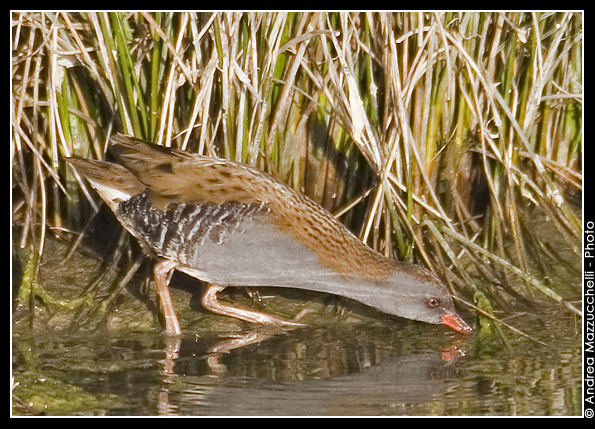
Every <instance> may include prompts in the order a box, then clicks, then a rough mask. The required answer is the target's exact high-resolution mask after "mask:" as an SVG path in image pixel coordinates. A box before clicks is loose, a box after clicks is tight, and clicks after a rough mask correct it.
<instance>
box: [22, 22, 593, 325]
mask: <svg viewBox="0 0 595 429" xmlns="http://www.w3.org/2000/svg"><path fill="white" fill-rule="evenodd" d="M11 25H12V40H11V43H12V49H13V55H12V94H11V119H12V121H11V132H12V139H11V165H12V203H13V211H12V219H13V223H15V224H18V225H19V226H20V228H19V229H18V231H19V232H18V234H19V236H18V237H15V241H16V242H17V243H18V245H19V246H21V247H25V246H27V245H28V243H34V244H35V249H36V250H35V251H36V252H38V254H39V255H42V253H43V243H44V239H45V236H46V234H47V231H48V230H49V231H53V232H55V233H60V232H61V231H62V232H63V231H67V230H80V229H81V228H82V226H83V225H84V224H85V222H86V219H87V218H88V216H89V214H90V213H91V212H93V211H95V210H96V209H97V207H98V205H99V202H98V200H97V197H96V196H95V195H94V194H93V193H92V192H89V190H88V189H87V188H86V187H85V185H84V183H78V182H77V181H76V178H75V177H74V175H73V174H72V172H71V171H69V170H68V169H67V168H66V167H65V165H64V162H63V157H64V156H72V155H75V156H80V157H89V158H98V159H102V158H103V157H104V153H105V149H106V141H107V139H108V137H109V135H110V134H111V133H113V132H114V131H116V130H118V131H123V132H125V133H128V134H131V135H135V136H137V137H141V138H144V139H147V140H150V141H154V142H156V143H159V144H162V145H165V146H176V147H180V148H183V149H186V150H190V151H194V152H197V153H201V154H207V155H218V156H222V157H226V158H230V159H234V160H238V161H242V162H246V163H248V164H251V165H254V166H257V167H259V168H262V169H263V170H265V171H268V172H270V173H271V174H273V175H274V176H276V177H278V178H279V179H281V180H283V181H285V182H287V183H289V184H291V185H292V186H293V187H295V188H296V189H299V190H301V191H303V192H305V193H306V194H308V195H310V196H312V197H313V198H315V199H316V200H318V201H320V202H321V203H322V204H323V205H324V206H325V207H326V208H328V209H329V210H331V211H333V212H335V213H337V214H340V216H341V219H342V220H343V222H345V223H346V224H347V225H348V226H349V227H350V228H351V229H352V230H354V231H356V232H357V233H359V235H360V237H361V238H362V240H364V241H365V242H366V243H368V244H369V245H370V246H372V247H374V248H376V249H378V250H380V251H381V252H383V253H385V254H387V255H391V256H396V257H398V258H399V259H404V260H413V261H416V262H418V263H421V264H424V265H426V266H428V267H430V268H431V269H432V270H434V271H436V272H437V273H438V274H439V275H440V276H441V277H443V278H446V279H447V281H448V282H449V284H450V286H451V287H452V288H453V289H454V290H457V291H458V292H459V294H460V295H469V296H471V293H474V294H477V293H478V291H479V292H481V294H482V295H481V296H482V297H489V298H490V301H492V302H491V303H490V301H488V304H486V305H487V306H488V307H489V308H491V307H492V306H493V307H494V308H497V309H499V310H504V311H506V309H507V308H508V307H507V306H506V303H507V302H511V301H513V298H515V297H518V296H521V297H523V298H524V299H527V300H533V299H537V298H538V297H540V296H543V297H546V298H548V299H553V300H554V301H556V302H561V303H564V305H566V307H567V308H570V309H571V310H572V311H575V312H577V313H580V312H579V311H578V310H576V308H575V307H574V306H572V305H571V304H569V303H568V300H571V299H572V298H574V297H575V296H579V292H580V280H579V274H578V272H576V273H575V275H576V285H575V286H576V287H575V289H574V291H575V292H576V293H575V294H574V296H573V294H572V293H570V294H569V293H568V290H558V289H559V287H558V285H557V284H556V283H555V282H554V281H548V280H547V279H548V278H550V279H551V278H556V276H555V274H554V273H553V270H554V268H553V267H554V266H559V265H560V259H562V258H561V257H558V256H557V255H555V254H554V253H553V252H552V250H551V249H549V248H548V246H547V245H546V243H545V242H544V240H546V239H544V237H540V236H537V235H536V234H533V231H532V228H531V226H530V221H531V219H532V217H533V216H534V215H533V214H531V215H530V214H529V213H534V212H535V210H536V211H537V212H538V213H539V214H540V215H543V216H544V219H545V218H546V217H547V219H549V222H550V223H551V228H552V230H555V231H557V233H558V234H559V236H560V237H561V238H562V239H563V240H564V242H565V243H566V245H567V246H568V247H569V248H570V249H571V250H572V252H574V254H575V255H576V257H579V252H580V249H579V247H580V246H579V243H580V236H581V231H582V225H581V218H580V210H577V208H576V207H574V206H573V205H571V204H569V202H568V198H569V196H572V195H581V194H582V156H583V153H582V79H583V78H582V56H583V50H582V49H583V48H582V46H583V43H582V42H583V15H582V14H581V13H572V12H563V13H554V12H540V13H525V12H514V13H512V12H511V13H508V12H498V13H479V12H415V13H373V12H366V13H343V12H341V13H325V12H314V13H302V12H279V13H257V12H248V13H239V12H233V13H232V12H218V13H195V12H181V13H172V12H158V13H147V12H140V13H136V12H135V13H122V12H113V13H107V12H84V13H71V12H68V13H67V12H59V13H51V12H39V13H38V12H14V13H13V14H12V23H11ZM86 201H87V202H88V203H89V204H90V206H89V204H87V202H86ZM530 209H532V210H533V211H531V212H530ZM31 260H37V261H38V260H39V259H37V258H32V259H31ZM535 267H537V269H536V268H535ZM569 269H570V270H572V268H569ZM539 279H545V280H539ZM476 296H477V295H476ZM486 299H487V298H486ZM476 301H477V302H478V303H481V302H485V301H484V300H483V299H482V300H476ZM478 305H479V304H478ZM484 308H485V306H484Z"/></svg>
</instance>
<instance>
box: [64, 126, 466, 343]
mask: <svg viewBox="0 0 595 429" xmlns="http://www.w3.org/2000/svg"><path fill="white" fill-rule="evenodd" d="M109 153H110V155H111V156H112V157H113V159H114V160H115V161H114V162H111V161H101V160H94V159H81V158H76V157H67V158H66V162H67V163H69V164H70V165H71V166H72V167H73V168H74V169H75V170H76V171H77V172H78V174H80V175H81V176H82V177H84V178H85V179H86V180H87V181H88V182H89V184H90V185H91V187H92V188H93V189H94V190H95V191H96V192H97V193H98V194H99V196H100V197H101V198H102V199H103V201H104V202H105V203H106V204H107V206H108V207H109V208H110V209H111V210H112V211H113V213H114V215H115V216H116V218H117V219H118V220H119V222H120V223H121V224H122V226H123V227H124V228H125V229H126V230H127V231H128V232H129V233H130V234H131V235H132V236H133V237H135V238H136V239H137V240H138V241H139V242H140V244H141V246H142V247H143V248H144V249H145V250H146V251H147V252H148V253H149V254H150V255H151V256H152V257H154V258H155V259H156V261H157V262H156V263H155V266H154V270H153V272H154V279H155V284H156V289H157V294H158V296H159V299H160V302H161V308H162V312H163V316H164V322H165V331H164V333H165V334H166V335H168V336H180V335H181V334H182V330H181V327H180V324H179V322H178V319H177V317H176V312H175V309H174V305H173V302H172V299H171V296H170V293H169V279H170V277H171V275H170V274H171V273H172V272H173V271H174V270H177V271H180V272H182V273H185V274H187V275H189V276H191V277H194V278H196V279H199V280H201V281H203V282H206V284H207V287H206V290H205V292H204V295H203V297H202V300H201V302H202V305H203V307H205V308H206V309H207V310H210V311H212V312H214V313H217V314H222V315H226V316H230V317H235V318H238V319H241V320H244V321H247V322H251V323H257V324H264V325H270V326H276V327H297V326H303V323H301V322H300V318H301V316H302V315H301V314H298V315H296V317H294V319H292V320H287V319H284V318H281V317H278V316H275V315H271V314H267V313H264V312H260V311H256V310H253V309H248V308H242V307H237V306H234V305H232V304H230V303H223V302H221V301H219V300H218V293H219V292H221V291H222V290H223V289H225V288H226V287H268V286H274V287H281V288H295V289H305V290H311V291H317V292H323V293H327V294H332V295H338V296H341V297H346V298H349V299H352V300H355V301H358V302H360V303H362V304H364V305H367V306H369V307H372V308H374V309H376V310H379V311H380V312H383V313H387V314H390V315H394V316H398V317H401V318H406V319H412V320H417V321H422V322H427V323H431V324H443V325H446V326H448V327H450V328H452V329H454V330H455V331H457V332H460V333H470V332H471V331H472V328H471V327H470V326H469V325H468V324H467V323H466V322H465V321H464V320H463V318H461V317H460V316H459V315H458V313H457V312H456V311H455V308H454V304H453V300H452V296H451V294H450V292H449V291H448V289H447V288H446V286H445V285H444V283H443V282H442V281H441V280H439V279H438V278H437V277H436V276H435V275H434V274H433V273H431V272H430V271H429V270H427V269H426V268H423V267H421V266H419V265H417V264H413V263H409V262H402V261H398V260H396V259H392V258H389V257H387V256H385V255H383V254H381V253H380V252H378V251H376V250H374V249H372V248H371V247H369V246H367V245H366V244H365V243H364V242H362V241H361V240H360V239H359V238H358V237H357V236H356V235H354V234H353V233H352V232H351V231H350V230H349V229H348V228H347V227H346V226H345V225H343V224H342V223H341V222H340V221H339V220H337V218H336V217H334V216H333V215H332V214H331V213H330V212H329V211H327V210H326V209H324V208H323V207H322V206H320V205H319V204H318V203H316V202H315V201H314V200H312V199H310V198H309V197H308V196H306V195H304V194H303V193H301V192H299V191H296V190H294V189H293V188H291V187H289V186H287V185H286V184H284V183H282V182H281V181H279V180H276V179H275V178H273V177H272V176H271V175H269V174H267V173H265V172H263V171H261V170H259V169H256V168H253V167H251V166H248V165H246V164H243V163H239V162H234V161H230V160H226V159H221V158H216V157H207V156H202V155H198V154H195V153H190V152H187V151H182V150H179V149H174V148H167V147H164V146H160V145H157V144H154V143H149V142H146V141H143V140H141V139H138V138H135V137H131V136H128V135H125V134H119V133H117V134H113V135H112V136H111V137H110V145H109ZM300 313H301V312H300Z"/></svg>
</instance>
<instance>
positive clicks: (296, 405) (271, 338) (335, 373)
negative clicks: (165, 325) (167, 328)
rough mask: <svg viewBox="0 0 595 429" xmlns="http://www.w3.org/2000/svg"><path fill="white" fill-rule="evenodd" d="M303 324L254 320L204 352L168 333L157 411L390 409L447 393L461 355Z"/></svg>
mask: <svg viewBox="0 0 595 429" xmlns="http://www.w3.org/2000/svg"><path fill="white" fill-rule="evenodd" d="M299 331H300V332H292V333H289V332H287V331H283V330H280V329H278V328H270V327H256V328H254V329H252V330H250V331H247V332H245V333H242V334H234V335H231V336H230V337H229V338H226V339H222V340H220V341H218V342H216V343H214V344H212V345H210V346H207V347H206V349H205V350H204V351H200V352H197V348H198V349H200V348H201V346H199V344H198V342H197V341H194V342H192V341H185V342H184V343H183V344H182V343H181V342H180V340H174V339H168V340H166V344H165V347H166V359H164V361H163V369H162V371H161V374H162V376H163V380H162V381H163V382H162V386H161V388H160V390H159V393H158V405H157V410H158V414H160V415H166V414H167V415H173V414H180V415H321V414H322V415H324V414H335V415H336V414H339V415H350V414H351V415H353V414H364V415H366V414H382V413H387V412H388V413H391V411H390V410H387V409H386V407H389V408H390V407H391V406H397V404H403V403H416V402H423V401H427V400H428V399H429V398H430V397H431V395H433V394H437V393H441V392H443V391H444V381H445V380H447V379H448V377H449V374H450V373H452V368H453V363H454V361H455V360H456V359H457V357H459V356H461V355H462V352H461V348H460V345H458V344H453V345H451V346H448V347H445V348H444V349H443V350H442V351H439V350H437V351H435V352H432V353H430V352H426V353H420V352H411V353H409V352H406V351H403V350H398V349H399V344H397V343H389V342H382V340H381V337H378V338H377V339H376V340H374V339H373V337H367V336H366V334H365V333H358V332H355V331H353V332H351V333H350V335H348V336H346V337H341V336H334V337H333V335H332V332H330V331H329V330H328V329H300V330H299ZM329 334H330V335H329ZM362 339H363V340H364V341H361V340H362ZM172 343H173V344H172ZM180 347H181V348H180ZM202 347H204V345H203V346H202ZM251 347H252V350H250V348H251ZM172 350H175V353H172ZM178 352H179V354H178ZM354 352H355V353H354ZM393 411H394V410H393Z"/></svg>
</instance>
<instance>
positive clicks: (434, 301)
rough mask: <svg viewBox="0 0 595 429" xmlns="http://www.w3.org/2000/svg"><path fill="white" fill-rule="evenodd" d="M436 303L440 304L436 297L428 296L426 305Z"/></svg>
mask: <svg viewBox="0 0 595 429" xmlns="http://www.w3.org/2000/svg"><path fill="white" fill-rule="evenodd" d="M438 304H440V300H439V299H438V298H434V297H433V296H431V297H429V298H428V307H436V306H437V305H438Z"/></svg>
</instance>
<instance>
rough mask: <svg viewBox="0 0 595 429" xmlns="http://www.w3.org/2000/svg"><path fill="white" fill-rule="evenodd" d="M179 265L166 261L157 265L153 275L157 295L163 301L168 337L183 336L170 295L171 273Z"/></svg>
mask: <svg viewBox="0 0 595 429" xmlns="http://www.w3.org/2000/svg"><path fill="white" fill-rule="evenodd" d="M177 265H178V264H177V263H176V262H174V261H170V260H167V259H166V260H164V261H161V262H158V263H156V264H155V268H154V269H153V273H154V274H155V284H156V285H157V294H158V295H159V300H160V301H161V308H162V309H163V316H164V318H165V334H166V335H175V336H178V335H181V334H182V330H181V329H180V323H179V322H178V318H177V317H176V310H175V309H174V303H173V302H172V300H171V296H170V294H169V285H168V284H169V278H170V276H169V275H170V273H171V272H172V271H173V270H174V269H175V268H176V266H177Z"/></svg>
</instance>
